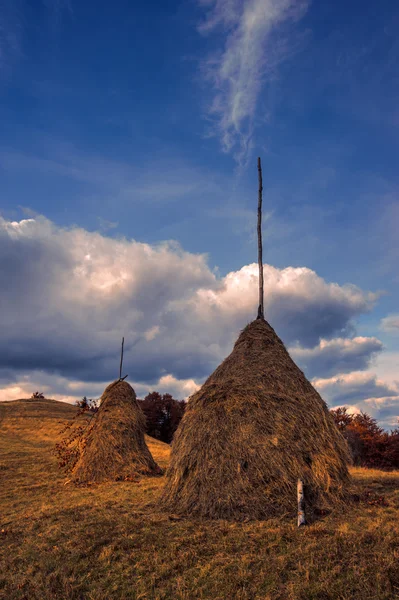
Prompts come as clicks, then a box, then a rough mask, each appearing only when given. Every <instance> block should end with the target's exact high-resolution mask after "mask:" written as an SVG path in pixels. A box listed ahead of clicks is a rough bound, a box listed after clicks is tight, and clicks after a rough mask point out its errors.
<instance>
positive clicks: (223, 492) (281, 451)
mask: <svg viewBox="0 0 399 600" xmlns="http://www.w3.org/2000/svg"><path fill="white" fill-rule="evenodd" d="M349 462H350V455H349V451H348V447H347V444H346V442H345V440H344V439H343V437H342V436H341V434H340V433H339V431H338V429H337V428H336V426H335V424H334V421H333V418H332V416H331V415H330V413H329V411H328V408H327V406H326V404H325V402H324V401H323V400H322V398H321V397H320V396H319V394H318V393H317V392H316V390H315V389H314V388H313V387H312V385H311V384H310V382H309V381H308V380H307V379H306V377H305V375H304V374H303V373H302V371H301V370H300V369H299V368H298V367H297V365H296V364H295V363H294V362H293V360H292V359H291V357H290V356H289V354H288V352H287V350H286V348H285V347H284V344H283V343H282V341H281V340H280V339H279V337H278V336H277V334H276V333H275V331H274V330H273V328H272V327H271V326H270V325H269V324H268V323H267V322H266V321H264V320H263V319H257V320H256V321H253V322H252V323H250V324H249V325H248V326H247V327H246V328H245V329H244V330H243V331H242V333H241V335H240V337H239V338H238V340H237V342H236V344H235V346H234V349H233V352H232V353H231V354H230V356H228V357H227V358H226V359H225V360H224V361H223V363H222V364H221V365H220V366H219V367H218V368H217V369H216V371H215V372H214V373H213V374H212V375H211V376H210V377H209V378H208V380H207V381H206V382H205V384H204V385H203V386H202V388H201V389H200V390H199V391H198V392H196V393H195V394H194V395H193V396H192V397H191V399H190V400H189V402H188V406H187V409H186V411H185V414H184V417H183V419H182V421H181V423H180V426H179V428H178V430H177V432H176V434H175V439H174V441H173V443H172V453H171V462H170V467H169V468H168V470H167V481H166V486H165V490H164V493H163V496H162V499H161V504H162V507H164V508H165V509H166V510H169V511H171V512H174V513H176V514H190V515H193V516H199V517H207V518H223V519H236V520H241V519H246V518H251V519H262V518H267V517H271V516H275V515H282V514H293V513H294V512H295V510H296V485H297V480H298V478H300V479H302V480H303V482H304V484H305V495H306V501H307V511H308V515H309V514H310V513H312V512H313V511H314V509H316V508H317V509H321V510H323V509H331V508H333V507H335V506H337V505H340V506H343V502H344V501H345V500H346V498H347V495H348V492H347V486H348V484H349V473H348V469H347V465H348V463H349Z"/></svg>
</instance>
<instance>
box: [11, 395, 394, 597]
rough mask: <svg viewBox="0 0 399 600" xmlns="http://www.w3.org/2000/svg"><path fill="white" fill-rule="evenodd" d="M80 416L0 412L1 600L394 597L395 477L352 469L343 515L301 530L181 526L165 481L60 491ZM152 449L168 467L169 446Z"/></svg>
mask: <svg viewBox="0 0 399 600" xmlns="http://www.w3.org/2000/svg"><path fill="white" fill-rule="evenodd" d="M27 406H28V409H27ZM74 410H75V409H74V408H73V407H70V406H68V405H64V404H63V403H55V404H54V403H51V401H44V402H42V403H38V404H37V405H34V404H32V403H31V404H29V405H27V404H26V402H21V401H20V402H19V403H18V402H16V403H14V402H10V403H1V404H0V519H1V523H0V535H1V540H0V597H1V598H7V599H10V600H14V599H15V600H16V599H18V600H19V599H21V600H22V599H29V600H36V599H37V600H39V599H40V600H47V599H48V600H50V599H51V600H53V599H54V598H60V599H61V598H62V599H65V598H68V599H72V600H74V599H76V600H77V599H79V600H80V599H82V598H85V599H89V600H103V599H104V600H105V599H112V598H115V599H137V600H139V599H154V600H155V599H157V600H161V599H162V600H167V599H168V600H169V599H170V600H172V599H173V600H176V599H177V600H183V599H184V600H193V599H196V598H212V600H225V599H233V598H234V599H240V600H294V599H295V600H297V599H298V600H299V599H300V600H305V599H306V600H316V599H317V600H329V599H331V600H333V599H334V600H336V599H342V600H344V599H345V600H348V599H351V600H354V599H358V600H364V599H365V598H367V599H370V600H373V599H374V600H388V599H389V600H390V599H392V598H399V541H398V540H399V525H398V523H399V518H398V517H399V473H398V472H395V473H383V472H380V471H366V470H362V469H352V470H351V472H352V475H353V488H352V490H351V493H352V498H353V500H352V501H351V502H350V503H349V504H348V506H347V507H346V509H342V510H341V511H340V512H335V513H334V515H333V514H325V515H320V517H319V519H318V520H316V521H315V522H314V523H313V524H312V525H308V526H307V527H305V528H301V529H297V527H296V522H295V520H293V519H290V518H282V519H281V518H280V519H277V518H275V519H269V520H264V521H256V520H255V521H247V522H241V523H238V522H231V521H225V520H212V521H209V520H205V519H204V520H200V519H184V518H179V517H178V516H175V515H173V514H172V515H171V514H169V513H166V512H165V511H164V510H163V509H162V505H160V503H159V502H160V496H161V492H162V489H163V486H164V482H165V478H164V477H144V476H143V477H142V478H141V479H140V480H139V481H138V482H135V483H133V482H115V483H103V484H100V485H95V486H88V487H85V488H80V487H75V486H73V485H72V484H67V485H64V484H65V477H64V475H63V473H62V472H61V471H60V470H59V469H58V467H57V460H56V458H55V456H54V454H53V449H54V444H55V442H56V441H57V439H59V438H58V437H57V436H58V432H59V431H60V429H61V428H62V425H63V423H64V422H65V420H67V419H70V418H72V416H73V414H74ZM146 442H147V445H148V448H149V450H150V451H151V453H152V455H153V457H154V460H155V461H156V463H157V464H158V465H160V466H161V467H162V468H165V467H166V466H167V464H168V460H169V452H170V450H169V446H167V445H165V444H163V443H161V442H158V441H157V440H152V439H151V438H148V437H147V438H146Z"/></svg>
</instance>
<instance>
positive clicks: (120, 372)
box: [119, 337, 125, 380]
mask: <svg viewBox="0 0 399 600" xmlns="http://www.w3.org/2000/svg"><path fill="white" fill-rule="evenodd" d="M124 343H125V338H124V337H123V338H122V350H121V364H120V366H119V380H121V379H122V363H123V344H124Z"/></svg>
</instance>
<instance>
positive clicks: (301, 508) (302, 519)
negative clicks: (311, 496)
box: [297, 479, 306, 527]
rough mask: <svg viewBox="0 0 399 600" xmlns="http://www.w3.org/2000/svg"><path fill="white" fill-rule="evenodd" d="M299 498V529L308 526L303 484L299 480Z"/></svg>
mask: <svg viewBox="0 0 399 600" xmlns="http://www.w3.org/2000/svg"><path fill="white" fill-rule="evenodd" d="M297 496H298V527H301V526H303V525H306V519H305V495H304V493H303V482H302V481H301V480H300V479H298V485H297Z"/></svg>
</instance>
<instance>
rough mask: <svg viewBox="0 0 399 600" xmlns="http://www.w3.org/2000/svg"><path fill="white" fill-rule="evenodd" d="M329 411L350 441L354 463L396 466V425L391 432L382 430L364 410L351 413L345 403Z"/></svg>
mask: <svg viewBox="0 0 399 600" xmlns="http://www.w3.org/2000/svg"><path fill="white" fill-rule="evenodd" d="M330 412H331V414H332V416H333V417H334V420H335V423H336V425H337V427H338V429H339V430H340V431H341V432H342V434H343V436H344V437H345V438H346V440H347V442H348V444H349V447H350V449H351V453H352V458H353V463H354V464H355V465H356V466H360V467H369V468H376V469H386V470H392V469H399V428H398V427H396V428H395V429H394V430H392V431H390V432H387V431H384V429H383V428H382V427H380V426H379V425H378V423H377V421H376V419H374V418H373V417H370V415H368V414H367V413H364V412H360V413H359V414H351V413H349V412H348V409H347V407H345V406H344V407H340V408H335V409H332V410H331V411H330Z"/></svg>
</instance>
